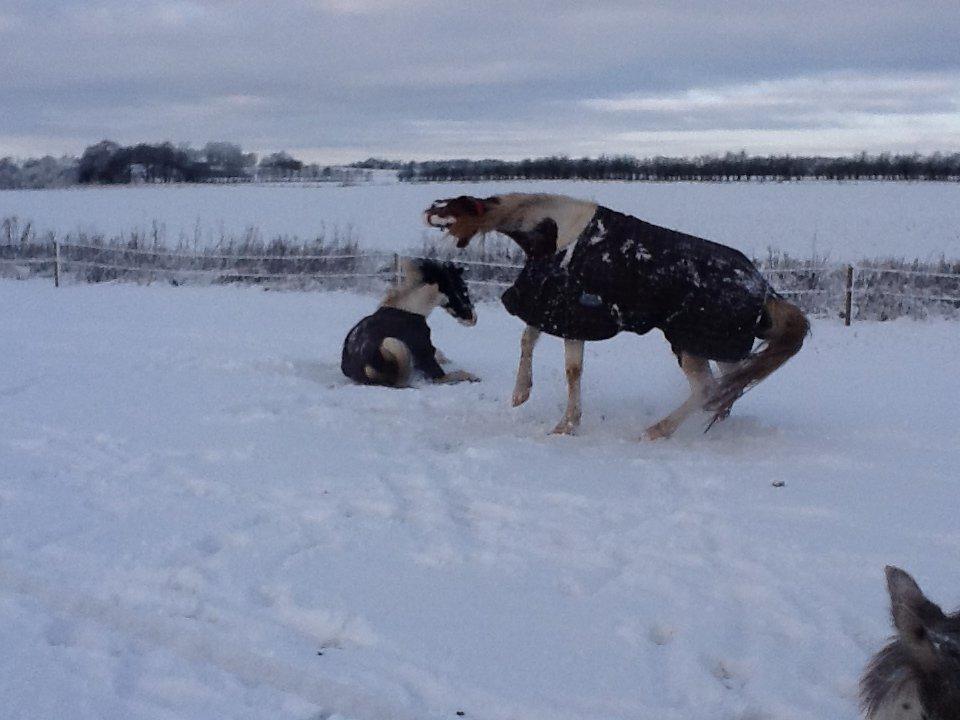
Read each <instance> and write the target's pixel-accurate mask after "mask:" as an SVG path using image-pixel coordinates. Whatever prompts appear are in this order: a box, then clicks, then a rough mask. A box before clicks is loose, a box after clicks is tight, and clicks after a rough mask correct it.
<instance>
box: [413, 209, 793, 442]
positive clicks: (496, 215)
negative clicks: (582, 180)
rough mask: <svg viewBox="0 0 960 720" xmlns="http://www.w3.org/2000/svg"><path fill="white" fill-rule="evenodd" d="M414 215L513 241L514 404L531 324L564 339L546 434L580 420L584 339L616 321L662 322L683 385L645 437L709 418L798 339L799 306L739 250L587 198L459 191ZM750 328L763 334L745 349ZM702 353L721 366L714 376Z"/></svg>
mask: <svg viewBox="0 0 960 720" xmlns="http://www.w3.org/2000/svg"><path fill="white" fill-rule="evenodd" d="M425 219H426V222H427V224H428V225H431V226H432V227H437V228H442V229H444V230H446V231H447V232H448V233H449V234H450V235H452V236H453V237H454V238H456V240H457V247H460V248H464V247H466V246H467V244H468V243H469V242H470V240H471V239H472V238H473V237H474V236H475V235H476V234H477V233H486V232H490V231H493V230H495V231H498V232H501V233H503V234H504V235H507V236H508V237H510V238H512V239H513V240H514V241H515V242H516V243H517V244H518V245H519V246H520V247H521V248H522V249H523V251H524V253H525V254H526V262H525V264H524V267H523V270H521V272H520V275H519V277H518V278H517V279H516V281H515V282H514V284H513V286H512V287H510V288H509V289H508V290H507V291H506V292H505V293H504V294H503V298H502V300H503V304H504V305H505V306H506V308H507V310H508V311H509V312H510V313H511V314H513V315H516V316H518V317H519V318H521V319H522V320H523V321H524V322H526V323H527V327H526V329H525V330H524V332H523V336H522V338H521V342H520V348H521V350H520V366H519V369H518V371H517V381H516V386H515V388H514V392H513V404H514V405H515V406H516V405H520V404H522V403H524V402H526V400H527V399H528V398H529V396H530V388H531V386H532V382H533V378H532V360H533V348H534V345H535V344H536V342H537V339H538V338H539V336H540V333H541V332H546V333H548V334H550V335H556V336H558V337H562V338H564V340H565V343H564V354H565V366H566V376H567V390H568V393H567V409H566V412H565V413H564V416H563V418H562V419H561V420H560V422H559V423H558V424H557V426H556V428H554V432H557V433H570V432H573V431H574V430H575V429H576V428H577V426H578V425H579V423H580V414H581V410H580V376H581V373H582V369H583V343H584V341H586V340H604V339H607V338H610V337H613V336H614V335H616V334H617V333H618V332H620V331H621V330H629V331H631V332H635V333H638V334H640V335H642V334H644V333H646V332H649V331H650V330H652V329H653V328H659V329H660V330H662V331H663V334H664V335H665V336H666V338H667V340H668V341H669V342H670V344H671V347H672V348H673V351H674V353H675V354H676V355H677V358H678V360H679V361H680V367H681V369H682V370H683V372H684V374H685V375H686V377H687V380H688V382H689V384H690V390H691V392H690V397H689V398H688V399H687V400H686V402H684V403H683V404H682V405H681V406H680V407H679V408H677V409H676V410H675V411H674V412H672V413H670V414H669V415H667V416H666V417H664V418H663V419H662V420H660V421H659V422H658V423H656V424H654V425H652V426H651V427H649V428H647V431H646V437H648V438H650V439H655V438H662V437H669V436H670V435H671V434H672V433H673V432H674V431H675V430H676V429H677V427H679V425H680V423H682V422H683V420H684V419H686V418H687V416H689V415H690V414H691V413H692V412H694V411H695V410H699V409H706V410H709V411H711V412H713V413H714V415H713V420H712V421H711V423H710V424H711V425H712V424H713V422H715V421H716V420H717V419H721V418H723V417H725V416H726V415H727V414H728V413H729V412H730V407H731V406H732V405H733V403H734V402H735V401H736V400H737V399H738V398H739V397H740V396H741V395H742V394H743V393H744V392H745V391H746V390H747V389H749V388H750V387H751V386H753V385H755V384H756V383H758V382H760V381H761V380H762V379H763V378H765V377H767V376H768V375H769V374H770V373H772V372H773V371H774V370H776V369H777V368H778V367H780V366H781V365H782V364H783V363H784V362H786V361H787V360H788V359H789V358H790V357H792V356H793V355H794V354H795V353H796V352H797V351H798V350H799V349H800V347H801V345H802V344H803V340H804V337H805V336H806V335H807V332H808V330H809V324H808V322H807V319H806V318H805V317H804V315H803V313H802V312H801V311H800V309H799V308H797V307H796V306H795V305H792V304H791V303H789V302H787V301H786V300H784V299H783V298H782V297H780V296H779V295H777V293H776V292H774V291H773V289H772V288H771V287H770V286H769V284H768V283H767V281H766V280H765V279H764V278H763V276H762V275H761V274H760V272H759V271H758V270H757V268H756V267H755V266H754V265H753V263H751V262H750V260H748V259H747V257H746V256H745V255H743V254H742V253H740V252H739V251H737V250H734V249H733V248H729V247H726V246H724V245H719V244H717V243H714V242H710V241H709V240H704V239H702V238H698V237H694V236H692V235H685V234H684V233H680V232H676V231H675V230H669V229H667V228H663V227H658V226H656V225H651V224H650V223H646V222H643V221H642V220H638V219H637V218H635V217H632V216H630V215H624V214H622V213H619V212H615V211H614V210H610V209H608V208H605V207H602V206H599V205H597V204H596V203H592V202H588V201H585V200H576V199H573V198H569V197H564V196H562V195H545V194H527V193H513V194H507V195H495V196H493V197H488V198H475V197H470V196H466V195H462V196H460V197H456V198H450V199H447V200H438V201H436V202H434V203H433V205H432V206H430V207H429V208H428V209H427V210H426V212H425ZM757 338H760V339H763V340H765V341H766V344H765V345H764V347H763V348H762V349H760V350H759V351H758V352H752V348H753V344H754V341H755V339H757ZM710 360H715V361H718V363H719V364H720V365H721V369H722V371H723V372H722V375H721V377H720V378H719V379H717V378H714V376H713V373H712V372H711V370H710V365H709V361H710ZM708 429H709V426H708Z"/></svg>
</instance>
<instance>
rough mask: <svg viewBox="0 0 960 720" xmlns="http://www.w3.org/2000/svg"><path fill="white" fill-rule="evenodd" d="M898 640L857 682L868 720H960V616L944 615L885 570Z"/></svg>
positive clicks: (903, 576) (907, 581) (907, 580)
mask: <svg viewBox="0 0 960 720" xmlns="http://www.w3.org/2000/svg"><path fill="white" fill-rule="evenodd" d="M886 572H887V590H888V591H889V593H890V609H891V611H892V615H893V624H894V627H896V630H897V634H896V636H895V637H894V638H893V640H892V641H891V642H890V643H889V644H888V645H887V646H886V647H885V648H883V649H882V650H881V651H880V652H878V653H877V654H876V655H874V656H873V659H872V660H871V661H870V663H869V664H868V665H867V668H866V670H865V671H864V673H863V677H862V678H861V679H860V701H861V705H862V707H863V710H864V712H865V713H866V716H867V719H868V720H960V612H957V613H954V614H953V615H946V614H944V612H943V611H942V610H941V609H940V608H939V607H938V606H937V605H935V604H934V603H932V602H930V601H929V600H928V599H927V598H926V596H924V594H923V591H922V590H920V587H919V586H918V585H917V583H916V582H915V581H914V579H913V578H912V577H910V576H909V575H908V574H907V573H905V572H904V571H903V570H900V569H899V568H895V567H887V569H886Z"/></svg>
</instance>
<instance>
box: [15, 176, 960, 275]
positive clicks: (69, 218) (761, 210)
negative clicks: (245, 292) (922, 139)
mask: <svg viewBox="0 0 960 720" xmlns="http://www.w3.org/2000/svg"><path fill="white" fill-rule="evenodd" d="M508 191H514V192H516V191H520V192H556V193H562V194H567V195H573V196H576V197H585V198H592V199H594V200H597V201H599V202H602V203H604V204H606V205H608V206H609V207H612V208H614V209H616V210H621V211H623V212H628V213H632V214H634V215H636V216H638V217H641V218H643V219H645V220H649V221H650V222H654V223H657V224H660V225H665V226H667V227H672V228H676V229H678V230H682V231H684V232H689V233H693V234H695V235H700V236H702V237H706V238H709V239H711V240H716V241H718V242H722V243H725V244H727V245H731V246H732V247H736V248H738V249H740V250H743V251H744V252H746V253H747V254H748V255H750V256H752V257H764V256H766V253H767V248H768V247H772V248H774V249H775V250H780V251H783V252H788V253H790V254H791V255H793V256H796V257H801V258H809V257H810V256H811V255H813V254H818V255H828V256H829V257H830V258H831V259H833V260H837V261H844V260H848V261H855V260H860V259H862V258H874V257H897V258H908V259H913V258H919V259H921V260H930V259H936V258H939V257H940V256H941V255H946V256H947V257H948V258H960V183H930V182H928V183H876V182H862V183H830V182H800V183H623V182H585V181H545V182H509V183H507V182H500V183H493V182H492V183H425V184H407V183H393V184H380V185H376V184H375V185H358V186H356V187H337V186H334V185H331V186H323V187H316V186H310V185H307V186H298V185H287V186H275V185H274V186H255V185H254V186H251V185H239V186H238V185H230V186H222V185H171V186H141V187H111V188H105V187H99V188H73V189H68V190H23V191H21V190H8V191H3V192H0V219H2V218H5V217H9V216H14V215H15V216H17V217H19V218H20V219H21V220H23V221H27V220H30V221H33V223H34V224H35V226H36V227H37V228H38V229H40V230H41V231H47V230H53V231H56V232H58V233H61V234H62V233H67V232H75V231H77V230H83V231H85V232H100V233H106V234H108V235H109V234H119V233H128V232H130V231H132V230H138V231H140V232H144V233H146V234H149V233H150V232H152V229H153V226H154V222H156V223H157V226H158V228H160V229H161V230H162V231H163V232H164V235H165V237H166V238H167V239H168V240H169V241H171V242H176V241H177V240H178V238H179V237H181V236H183V237H184V238H186V239H187V240H188V241H190V242H193V240H194V238H196V240H197V242H198V244H203V245H211V244H214V243H216V242H217V240H219V239H220V238H221V236H231V235H233V236H239V235H242V234H243V232H244V230H245V229H246V228H248V227H254V228H257V229H258V230H259V231H260V233H261V234H262V236H264V237H266V238H267V239H269V238H271V237H274V236H276V235H283V234H287V235H298V236H300V237H301V238H313V237H315V236H316V235H317V234H318V233H320V232H321V231H322V230H325V231H326V233H327V236H328V237H329V236H330V235H331V234H332V232H333V230H334V229H337V230H339V231H341V232H346V231H347V230H348V229H349V231H350V232H351V234H352V235H353V236H355V237H356V238H357V239H358V240H359V241H360V243H361V244H362V245H363V246H364V247H366V248H370V249H378V250H390V251H392V250H397V249H407V248H410V247H416V246H419V245H420V244H421V243H422V242H423V238H424V235H425V233H426V228H425V227H424V226H423V222H422V219H421V213H422V211H423V210H424V208H426V207H427V206H428V205H429V204H430V203H431V202H432V201H433V200H435V199H437V198H441V197H452V196H455V195H459V194H463V193H467V194H471V195H480V196H486V195H492V194H496V193H501V192H508Z"/></svg>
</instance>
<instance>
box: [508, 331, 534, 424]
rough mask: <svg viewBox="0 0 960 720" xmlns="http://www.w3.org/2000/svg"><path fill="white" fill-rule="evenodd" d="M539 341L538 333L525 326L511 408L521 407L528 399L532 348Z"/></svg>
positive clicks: (530, 381)
mask: <svg viewBox="0 0 960 720" xmlns="http://www.w3.org/2000/svg"><path fill="white" fill-rule="evenodd" d="M539 339H540V331H539V330H538V329H537V328H535V327H533V326H532V325H527V327H526V328H524V330H523V335H521V336H520V367H518V368H517V382H516V384H515V385H514V386H513V400H512V402H513V406H514V407H517V406H518V405H523V404H524V403H525V402H526V401H527V400H529V399H530V388H531V387H533V348H534V346H535V345H536V344H537V340H539Z"/></svg>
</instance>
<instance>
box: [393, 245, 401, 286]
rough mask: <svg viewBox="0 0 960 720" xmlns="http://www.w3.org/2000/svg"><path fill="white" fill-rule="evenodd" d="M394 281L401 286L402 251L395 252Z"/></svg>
mask: <svg viewBox="0 0 960 720" xmlns="http://www.w3.org/2000/svg"><path fill="white" fill-rule="evenodd" d="M393 283H394V285H396V286H397V287H400V253H394V254H393Z"/></svg>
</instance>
